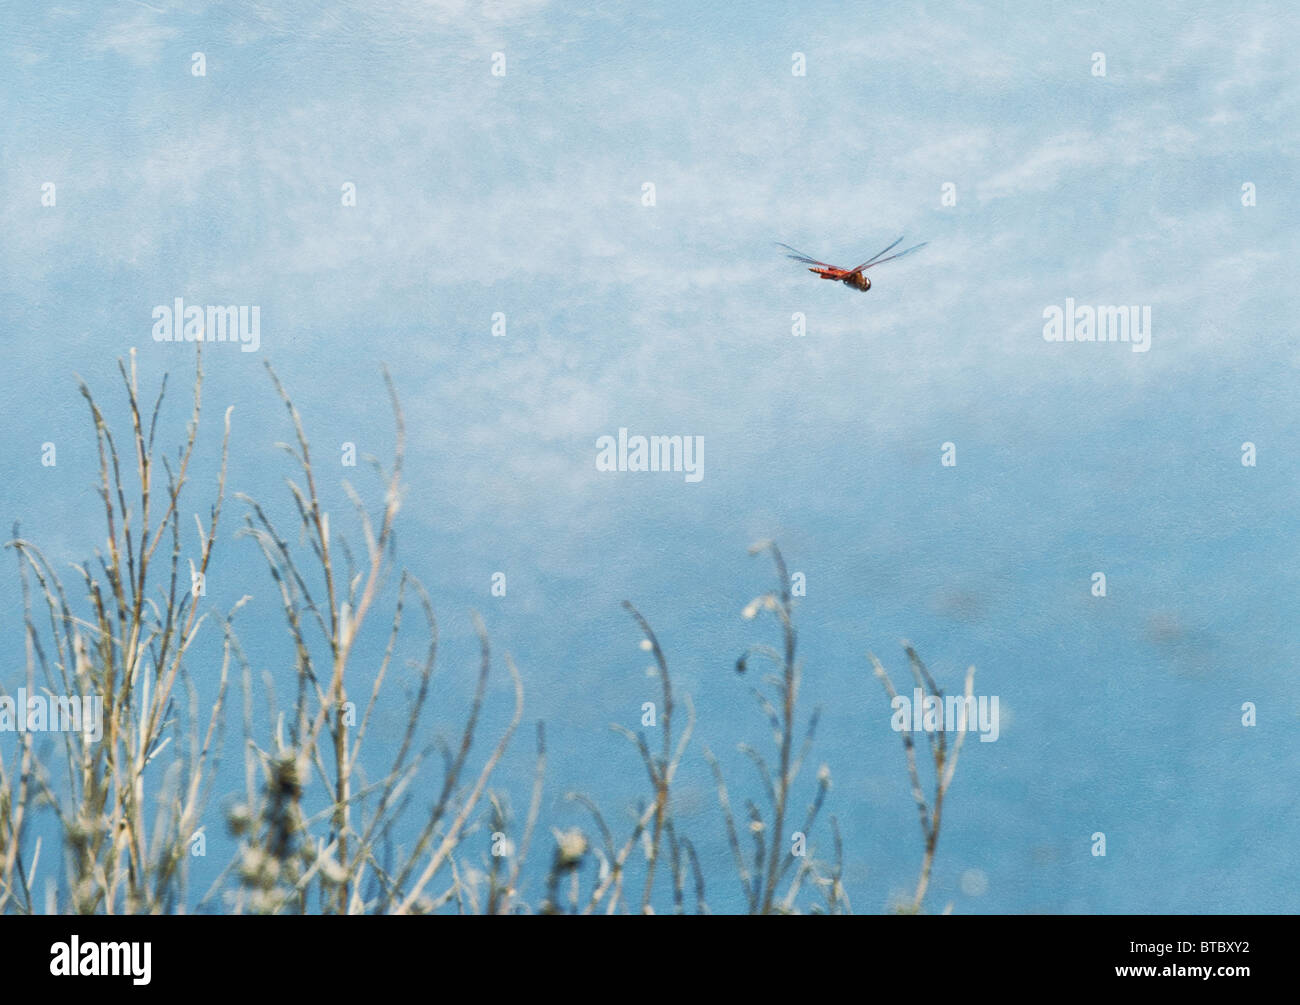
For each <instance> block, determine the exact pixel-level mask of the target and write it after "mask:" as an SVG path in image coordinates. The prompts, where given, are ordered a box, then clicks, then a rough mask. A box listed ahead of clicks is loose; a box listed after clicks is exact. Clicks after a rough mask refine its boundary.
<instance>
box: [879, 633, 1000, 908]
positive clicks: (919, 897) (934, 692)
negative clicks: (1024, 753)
mask: <svg viewBox="0 0 1300 1005" xmlns="http://www.w3.org/2000/svg"><path fill="white" fill-rule="evenodd" d="M903 648H904V650H905V651H906V653H907V660H908V663H909V665H910V666H911V668H912V676H913V677H914V678H915V680H916V686H917V687H918V688H920V689H921V694H922V697H923V698H931V697H932V698H935V699H937V700H938V702H939V707H940V708H941V709H942V707H943V691H941V690H940V689H939V686H938V685H937V684H936V683H935V682H934V677H933V675H932V674H931V673H930V671H929V669H927V668H926V665H925V664H924V663H922V662H921V658H920V657H919V656H917V655H916V650H914V649H913V648H912V647H911V646H909V645H907V644H906V643H904V646H903ZM867 656H868V658H869V659H870V660H871V665H872V666H873V667H874V668H875V673H876V676H877V677H879V678H880V682H881V683H882V684H883V685H884V688H885V691H886V693H887V694H888V695H889V699H890V701H891V702H892V701H893V700H894V699H895V698H897V697H898V692H897V691H896V690H895V689H894V682H893V681H892V680H890V679H889V673H888V671H886V670H885V668H884V667H883V666H881V665H880V661H879V660H878V659H876V657H875V654H874V653H868V654H867ZM974 688H975V668H974V667H970V668H968V669H967V671H966V690H965V697H964V700H963V703H962V704H961V706H959V707H960V709H961V716H962V719H961V721H960V722H959V723H957V725H958V729H957V738H956V739H955V740H954V741H953V744H952V750H951V752H949V749H948V734H947V732H946V731H945V729H944V721H943V717H942V715H941V716H940V718H939V728H938V730H935V731H933V732H931V731H927V732H926V734H925V736H926V739H927V741H928V742H929V745H930V760H931V763H932V765H933V767H934V786H933V794H932V795H931V796H930V797H928V798H927V797H926V794H925V791H924V790H923V788H922V786H921V774H920V771H919V770H918V768H917V763H916V762H917V758H916V743H915V742H914V741H913V740H912V734H911V733H910V732H909V731H908V730H903V731H902V732H901V733H900V735H901V736H902V737H903V750H904V751H905V752H906V754H907V774H908V778H909V779H910V780H911V783H912V797H913V798H914V799H915V800H916V808H917V811H918V812H919V814H920V817H921V834H922V836H923V837H924V839H925V851H924V853H923V855H922V857H921V874H920V876H919V877H918V878H917V881H916V891H915V893H913V895H912V900H911V901H910V902H909V903H904V904H899V905H897V907H896V910H897V911H898V913H900V914H920V913H921V904H922V901H924V900H925V893H926V890H927V889H929V886H930V870H931V869H932V868H933V867H934V853H935V849H936V848H937V847H938V846H939V826H940V824H941V823H942V821H943V801H944V798H945V797H946V796H947V795H948V789H949V788H950V787H951V786H952V778H953V775H954V774H955V773H956V771H957V758H958V756H959V755H960V754H961V748H962V744H964V743H965V742H966V733H967V729H966V728H965V726H966V724H967V723H966V719H965V716H966V710H967V709H968V708H969V707H970V702H971V700H972V696H973V694H974ZM951 910H952V905H951V904H949V905H948V907H947V908H946V909H945V911H944V913H945V914H947V913H949V912H950V911H951Z"/></svg>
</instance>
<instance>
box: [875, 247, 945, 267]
mask: <svg viewBox="0 0 1300 1005" xmlns="http://www.w3.org/2000/svg"><path fill="white" fill-rule="evenodd" d="M894 243H895V244H897V243H898V242H897V241H896V242H894ZM929 243H930V242H929V241H922V242H921V243H920V244H917V245H913V246H912V247H910V248H908V249H907V250H906V251H900V252H899V253H898V254H897V255H890V256H889V257H888V258H882V259H880V261H878V262H872V263H871V265H866V266H863V268H867V269H869V268H872V267H873V266H876V265H884V264H885V263H886V262H892V261H893V260H894V259H895V258H902V257H903V256H904V255H910V254H911V253H912V252H913V251H920V250H921V249H922V248H924V247H925V246H926V245H927V244H929Z"/></svg>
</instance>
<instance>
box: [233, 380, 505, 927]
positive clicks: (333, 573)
mask: <svg viewBox="0 0 1300 1005" xmlns="http://www.w3.org/2000/svg"><path fill="white" fill-rule="evenodd" d="M267 371H268V372H269V373H270V375H271V379H272V381H273V383H274V385H275V389H276V392H277V393H278V394H279V396H280V400H281V401H282V402H283V403H284V406H285V408H286V410H287V411H288V414H289V416H290V419H291V421H292V424H293V429H294V435H295V442H294V443H282V444H279V446H280V447H282V448H283V449H284V450H285V451H286V452H287V453H288V454H289V455H290V456H291V457H292V458H293V459H294V461H295V462H296V465H297V468H298V470H299V471H300V472H301V476H302V483H301V484H299V483H298V482H297V481H295V480H294V479H293V478H288V479H286V483H287V485H288V488H289V491H290V494H291V496H292V498H293V502H294V507H295V511H296V514H297V520H298V528H297V529H298V531H299V533H300V535H301V536H302V537H303V538H304V539H305V540H307V541H308V542H309V544H310V552H311V553H310V555H309V556H307V557H306V560H304V559H303V558H301V557H299V556H298V555H296V554H295V552H294V550H293V549H292V548H291V547H290V546H289V543H288V541H287V539H286V538H285V537H284V535H282V534H281V533H280V531H279V530H278V529H277V527H276V525H275V524H274V522H273V521H272V519H271V517H270V516H269V515H268V513H267V511H266V510H265V509H264V508H263V507H262V506H261V505H260V504H258V503H257V502H256V501H254V500H252V499H250V498H248V497H246V496H242V495H241V496H240V498H241V499H243V500H244V501H245V502H246V503H247V504H248V506H249V510H250V512H249V513H248V515H247V517H246V521H245V523H246V526H245V529H244V533H245V534H247V535H249V536H251V537H252V538H253V539H254V540H255V541H256V542H257V544H258V546H259V548H260V549H261V551H262V554H263V556H264V557H265V559H266V562H267V566H268V568H269V569H270V572H271V577H272V579H273V580H274V582H275V584H276V586H277V588H278V590H279V593H280V602H281V608H282V611H283V614H284V620H285V624H286V627H287V629H288V631H289V635H290V637H291V639H292V642H293V646H294V651H295V654H296V656H295V665H294V668H293V673H294V679H293V684H294V687H295V694H296V700H295V704H294V707H293V709H292V710H291V712H290V715H289V723H288V726H287V728H286V726H285V723H284V719H283V717H282V718H281V720H280V721H279V722H277V723H276V728H275V744H274V749H266V750H264V749H262V748H261V747H259V746H258V745H257V744H256V743H255V742H254V741H253V739H252V733H253V726H252V723H251V721H249V719H248V717H247V716H246V725H245V730H246V733H248V735H249V739H248V755H247V768H248V770H247V794H246V801H245V803H244V804H242V805H241V806H238V807H236V808H235V810H234V811H233V812H232V814H231V826H232V829H233V830H234V831H235V832H236V833H237V834H238V835H240V837H241V838H242V840H243V843H242V849H241V850H242V861H241V863H240V865H239V872H240V877H241V879H242V880H243V888H242V889H241V891H240V892H239V893H238V894H237V895H236V896H235V897H234V898H233V901H234V902H233V909H234V910H236V911H244V910H253V911H257V912H269V913H275V912H280V911H291V912H306V911H309V910H314V911H320V912H333V913H349V914H352V913H365V912H375V911H378V912H391V913H396V914H410V913H424V912H429V911H434V910H437V909H438V908H440V907H442V906H443V905H444V904H447V903H449V902H452V901H455V902H456V903H457V904H458V905H460V906H462V908H463V907H464V898H465V897H466V896H470V897H473V896H475V888H474V884H469V883H467V882H466V881H465V879H464V878H463V877H462V876H461V871H460V869H459V868H458V864H457V861H456V851H457V846H458V844H459V843H460V841H461V839H462V837H463V835H464V833H465V830H466V827H467V825H469V824H470V822H471V817H472V816H473V815H474V813H475V810H476V809H477V807H478V806H479V804H480V802H481V801H482V800H483V798H484V796H485V794H486V789H487V783H488V779H489V777H490V776H491V774H492V771H493V770H494V769H495V767H496V766H497V764H498V762H499V761H500V760H501V757H502V755H503V754H504V753H505V750H506V747H507V746H508V745H509V743H510V740H511V737H512V736H513V734H514V731H515V729H516V728H517V727H518V725H519V722H520V720H521V718H522V716H523V683H522V681H521V679H520V676H519V672H518V670H517V669H516V668H515V665H514V662H513V661H512V660H511V658H510V657H509V656H508V655H507V656H506V658H505V664H506V669H507V671H508V673H509V675H510V678H511V680H512V682H513V685H514V714H513V716H512V718H511V720H510V723H509V725H508V726H507V727H506V729H505V730H504V732H503V733H502V735H501V736H499V737H498V738H497V739H496V743H495V745H494V746H493V748H492V750H491V753H490V754H489V755H488V756H487V757H486V759H484V761H483V763H482V764H480V765H478V766H477V769H476V770H471V769H470V767H469V762H470V755H471V751H472V749H473V746H474V741H475V735H476V730H477V727H478V723H479V718H480V716H481V714H482V711H483V705H484V701H485V698H486V692H487V684H488V677H489V673H490V669H491V662H492V661H491V650H490V646H489V644H488V638H487V633H486V631H485V629H484V627H483V624H482V622H481V620H479V619H478V617H477V616H475V619H474V624H475V630H476V631H477V633H478V637H479V646H480V660H479V672H478V677H477V684H476V687H475V691H474V695H473V699H472V702H471V705H470V709H469V712H468V715H467V718H466V721H465V724H464V726H463V728H462V729H461V731H460V733H461V735H460V741H459V744H458V745H457V747H456V749H455V750H454V752H453V751H452V750H451V749H450V748H446V747H444V749H443V771H442V777H441V780H440V781H439V783H438V784H437V796H436V798H435V799H434V801H433V804H432V806H431V807H429V809H428V810H427V813H426V814H425V817H424V819H423V822H422V823H420V824H419V825H418V830H417V831H416V836H415V840H414V842H413V843H412V844H411V846H410V847H408V848H405V849H404V850H403V851H402V853H401V854H400V858H399V861H397V862H396V863H394V864H385V862H384V861H383V860H382V859H381V857H380V855H379V854H378V852H379V847H380V844H381V843H383V842H389V841H391V840H392V838H393V830H394V828H395V826H396V824H397V823H398V821H399V820H400V819H401V818H402V817H403V814H404V811H405V810H406V809H407V807H408V805H409V794H408V793H409V790H410V789H411V788H412V786H413V785H414V784H415V782H416V781H417V779H419V777H420V769H421V768H422V767H423V765H424V764H425V762H426V760H427V759H428V757H429V755H430V754H431V753H432V747H433V745H432V744H430V745H425V746H422V747H421V746H418V745H417V742H416V739H417V738H416V734H417V730H418V727H419V726H420V724H421V720H422V714H423V711H424V709H425V705H426V702H427V701H428V698H429V688H430V683H431V680H432V676H433V672H434V665H435V659H436V656H437V650H438V629H437V621H436V619H435V617H434V613H433V605H432V604H431V602H430V600H429V597H428V595H427V593H426V592H425V590H424V588H423V586H422V585H421V584H420V582H419V581H418V580H417V579H416V578H415V577H414V576H412V575H411V574H410V573H408V572H402V573H401V575H400V577H399V581H398V585H397V590H396V598H395V601H394V609H393V614H392V616H391V618H390V619H389V622H388V626H387V629H386V633H385V634H386V643H385V646H384V650H383V656H382V658H381V659H380V661H379V663H378V666H377V668H374V669H373V671H372V672H371V673H370V674H369V675H368V678H364V679H363V683H362V685H361V686H362V687H363V688H368V691H364V690H363V694H364V701H363V702H362V703H361V704H362V705H363V706H364V708H363V710H362V711H360V713H359V716H358V703H355V702H353V701H352V700H351V697H350V695H351V693H352V692H351V691H350V690H349V687H350V680H351V678H352V677H353V676H355V673H352V674H350V673H349V670H350V669H351V667H350V664H351V662H352V655H353V647H354V644H355V642H356V640H357V637H358V635H359V633H360V632H361V630H362V627H363V625H364V623H365V621H366V618H367V615H368V614H369V613H370V611H371V609H372V607H373V606H374V603H375V600H376V598H377V597H378V596H379V594H380V593H381V591H382V590H383V588H384V585H385V582H386V581H387V580H388V579H389V577H390V575H391V573H392V570H393V563H394V556H393V550H394V549H393V540H394V524H395V520H396V517H397V513H398V510H399V508H400V505H401V493H402V485H401V474H402V461H403V457H404V451H405V422H404V419H403V416H402V409H401V405H400V404H399V402H398V400H397V394H396V391H395V389H394V388H393V384H392V380H391V378H390V377H389V376H388V373H387V372H386V371H385V373H384V382H385V385H386V386H387V388H388V394H389V402H390V404H391V406H392V410H393V416H394V421H395V427H396V447H395V451H394V459H393V463H392V466H391V468H390V469H388V470H385V469H384V467H383V465H382V464H380V463H379V462H378V461H377V460H375V459H373V458H371V459H370V460H371V463H372V465H373V467H374V469H375V471H376V473H377V475H378V477H379V479H380V483H381V484H382V485H383V487H384V499H383V506H382V509H381V511H380V513H379V515H378V518H377V519H372V517H371V515H370V513H369V511H368V510H367V508H366V505H365V503H364V502H363V500H362V499H361V497H360V496H359V495H358V494H357V492H356V491H355V490H354V489H353V487H352V486H351V485H349V484H348V483H346V482H345V483H344V484H343V490H344V492H345V493H346V495H347V496H348V499H349V500H350V502H351V503H352V506H353V509H354V511H355V514H356V519H357V524H358V526H359V527H360V530H361V535H362V540H363V544H364V549H365V550H364V553H363V554H362V556H361V561H360V563H358V562H357V560H356V557H355V556H354V553H353V551H352V549H351V548H350V547H349V546H348V543H347V539H346V538H345V537H344V536H343V535H342V534H341V533H340V532H339V531H338V530H337V529H331V525H330V515H329V513H328V512H327V511H326V510H325V509H324V507H323V506H322V503H321V498H320V494H319V491H318V488H317V483H316V475H315V471H314V469H313V466H312V459H311V447H310V444H309V442H308V439H307V435H306V433H305V431H304V429H303V424H302V419H301V416H300V415H299V413H298V410H297V408H296V407H295V406H294V404H293V401H292V399H291V398H290V397H289V395H288V393H287V392H286V391H285V389H284V387H283V386H282V385H281V383H280V381H279V378H278V377H276V375H275V372H274V371H273V370H271V368H270V366H269V365H268V366H267ZM410 595H414V597H415V598H416V599H417V600H418V602H419V607H420V614H421V616H422V619H423V625H422V628H423V633H425V634H426V635H427V640H428V642H427V648H426V651H425V656H424V658H423V660H422V661H421V662H420V664H419V667H418V671H417V677H418V681H417V689H416V695H415V697H414V699H413V701H412V702H411V703H410V707H409V712H408V715H407V722H406V725H405V728H404V731H403V734H402V737H401V741H400V743H399V744H398V750H397V752H396V755H395V756H394V758H393V760H392V762H391V764H390V766H389V767H388V769H387V770H386V771H385V772H384V773H383V774H382V775H381V776H380V777H378V778H376V779H374V780H370V779H368V778H367V777H366V776H365V773H364V761H363V758H362V753H363V748H364V744H365V741H366V739H367V737H368V734H369V731H370V729H371V727H372V723H373V721H374V713H375V709H376V707H377V705H378V703H379V702H380V701H381V700H387V701H394V700H396V699H394V698H392V697H384V698H381V695H382V694H383V691H384V687H385V684H386V681H387V678H388V676H389V673H390V670H391V666H392V662H393V658H394V653H395V652H396V649H397V645H398V639H399V634H400V633H401V631H402V622H403V613H404V610H405V606H406V604H407V602H408V597H409V596H410ZM268 690H269V692H274V682H272V683H271V684H270V685H269V686H268ZM309 775H311V776H314V777H315V778H317V779H319V780H320V782H321V783H322V785H323V787H324V790H325V792H326V793H327V794H328V798H326V799H324V800H323V801H320V804H319V805H317V806H313V807H312V808H311V811H310V812H308V811H307V810H306V809H304V807H303V806H302V805H301V804H302V795H303V782H304V780H305V779H306V778H307V777H308V776H309ZM259 782H260V784H259ZM322 832H324V833H322ZM368 878H371V879H373V881H374V882H373V884H372V885H373V890H372V892H371V893H370V894H369V895H367V893H366V892H365V890H366V886H367V884H366V880H367V879H368ZM496 896H497V895H495V894H494V902H495V900H496Z"/></svg>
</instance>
